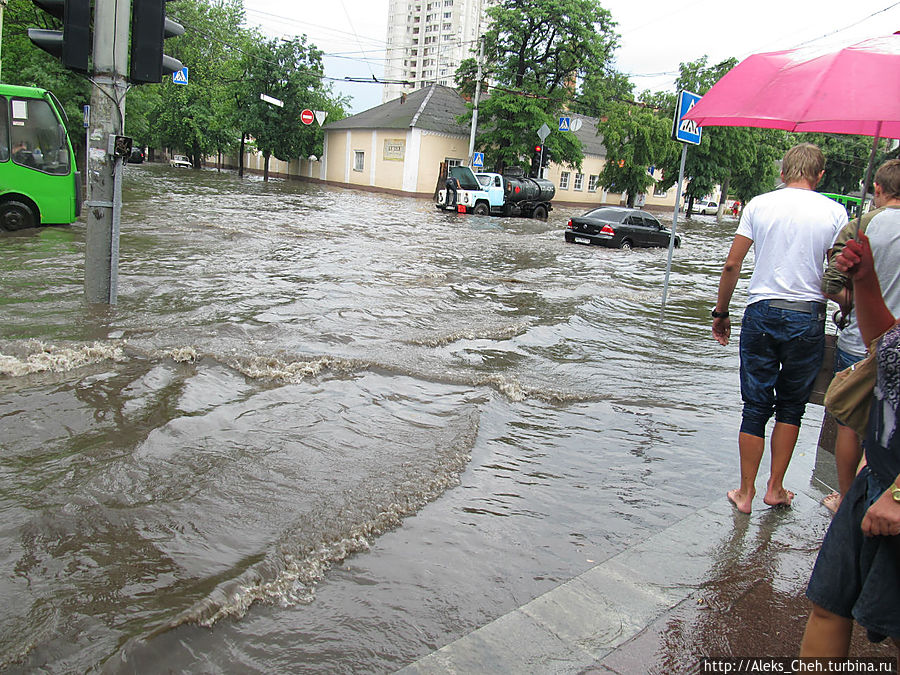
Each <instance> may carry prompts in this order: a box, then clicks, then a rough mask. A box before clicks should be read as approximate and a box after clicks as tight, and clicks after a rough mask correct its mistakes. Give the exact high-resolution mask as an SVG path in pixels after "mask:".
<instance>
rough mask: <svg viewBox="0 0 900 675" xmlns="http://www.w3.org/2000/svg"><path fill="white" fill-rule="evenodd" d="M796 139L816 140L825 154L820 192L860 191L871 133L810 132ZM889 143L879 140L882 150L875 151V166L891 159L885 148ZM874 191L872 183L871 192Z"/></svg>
mask: <svg viewBox="0 0 900 675" xmlns="http://www.w3.org/2000/svg"><path fill="white" fill-rule="evenodd" d="M796 141H797V142H798V143H799V142H808V143H815V144H816V145H818V146H819V147H820V148H821V149H822V152H823V153H825V160H826V162H825V175H824V176H823V177H822V182H820V183H819V186H818V188H817V189H818V190H819V191H820V192H836V193H838V194H845V195H846V194H856V195H858V194H859V191H860V189H861V188H862V181H863V180H865V177H866V167H868V165H869V155H870V154H871V152H872V138H871V137H870V136H851V135H849V134H809V133H807V134H797V138H796ZM886 143H887V142H886V141H885V142H881V143H879V149H878V151H876V153H875V168H877V167H878V165H879V164H881V163H882V162H883V161H884V160H886V159H888V153H887V152H885V151H884V149H883V148H884V146H885V145H886ZM873 175H874V169H873ZM871 191H872V186H871V185H870V186H869V192H871Z"/></svg>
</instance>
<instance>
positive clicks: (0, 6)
mask: <svg viewBox="0 0 900 675" xmlns="http://www.w3.org/2000/svg"><path fill="white" fill-rule="evenodd" d="M8 2H9V0H0V46H2V42H3V39H2V38H3V10H5V9H6V5H7V3H8ZM2 66H3V59H0V69H2Z"/></svg>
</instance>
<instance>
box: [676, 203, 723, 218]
mask: <svg viewBox="0 0 900 675" xmlns="http://www.w3.org/2000/svg"><path fill="white" fill-rule="evenodd" d="M684 210H685V211H687V205H686V204H685V207H684ZM693 212H694V213H697V214H699V215H701V216H714V215H716V214H717V213H718V212H719V204H718V202H711V201H708V200H706V199H695V200H694V208H693Z"/></svg>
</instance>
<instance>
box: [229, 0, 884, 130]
mask: <svg viewBox="0 0 900 675" xmlns="http://www.w3.org/2000/svg"><path fill="white" fill-rule="evenodd" d="M243 3H244V9H245V12H246V19H247V25H248V26H256V27H259V28H260V29H261V30H262V32H263V33H264V34H266V35H270V36H272V37H294V36H297V35H301V34H306V35H307V36H308V39H309V41H310V42H312V43H313V44H315V45H316V46H317V47H318V48H319V49H321V50H322V51H323V52H324V53H325V55H326V56H325V59H324V64H325V74H326V76H328V77H331V78H334V82H333V86H334V90H335V91H336V92H339V93H341V94H345V95H348V96H351V97H352V99H353V100H352V102H351V104H350V112H351V113H358V112H362V111H363V110H367V109H369V108H372V107H374V106H376V105H379V104H380V103H381V86H380V85H378V84H354V83H347V82H344V81H343V79H344V78H345V77H355V78H359V77H362V78H378V77H381V76H382V74H383V72H384V65H383V59H384V49H385V36H386V34H387V15H388V0H330V1H329V2H325V3H323V2H313V1H312V0H293V1H291V0H288V1H287V2H285V0H243ZM600 4H601V6H603V7H604V8H605V9H607V10H609V11H610V13H611V14H612V17H613V20H614V21H615V22H616V23H617V24H618V25H617V27H616V32H617V33H618V34H619V35H620V36H621V37H620V40H619V48H618V49H617V50H616V52H615V65H616V69H617V70H619V71H620V72H623V73H626V74H627V75H629V77H630V78H631V81H632V83H633V84H634V85H635V92H636V93H640V92H642V91H645V90H650V91H674V80H675V78H676V77H677V76H678V66H679V64H680V63H687V62H690V61H695V60H697V59H699V58H702V57H703V56H706V57H707V58H708V63H709V64H710V65H712V64H715V63H719V62H720V61H723V60H725V59H727V58H731V57H734V58H737V59H738V60H742V59H744V58H746V57H747V56H750V55H751V54H755V53H758V52H770V51H777V50H782V49H793V48H795V47H800V46H809V45H815V46H821V47H823V48H829V49H838V48H840V47H844V46H847V45H851V44H855V43H857V42H861V41H862V40H865V39H868V38H871V37H877V36H881V35H887V34H890V33H894V32H896V31H900V1H897V0H849V1H848V0H841V1H837V0H750V1H747V0H742V1H740V2H738V1H735V0H724V1H723V0H682V1H681V2H673V1H672V0H640V1H638V0H601V2H600Z"/></svg>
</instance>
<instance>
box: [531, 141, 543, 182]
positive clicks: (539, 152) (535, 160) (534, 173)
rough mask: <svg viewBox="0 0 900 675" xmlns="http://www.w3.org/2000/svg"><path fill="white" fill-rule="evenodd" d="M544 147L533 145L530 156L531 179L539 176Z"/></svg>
mask: <svg viewBox="0 0 900 675" xmlns="http://www.w3.org/2000/svg"><path fill="white" fill-rule="evenodd" d="M543 154H544V146H543V145H535V146H534V154H533V155H532V156H531V177H532V178H538V177H539V176H540V175H541V162H542V161H543Z"/></svg>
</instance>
